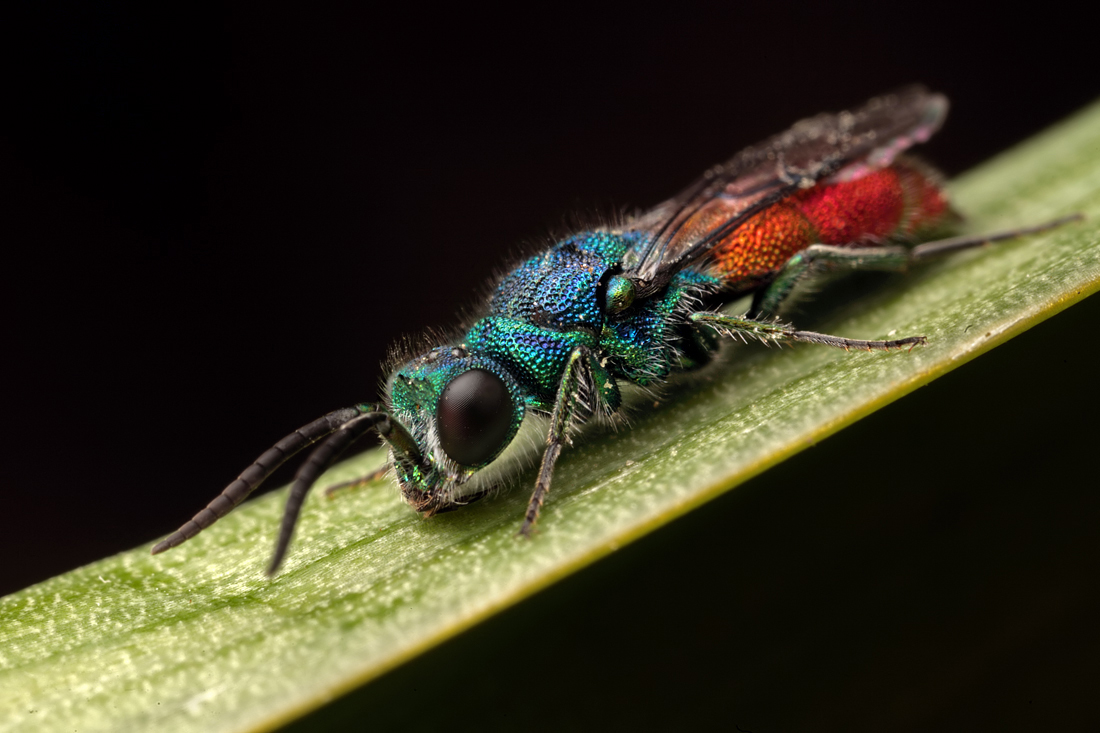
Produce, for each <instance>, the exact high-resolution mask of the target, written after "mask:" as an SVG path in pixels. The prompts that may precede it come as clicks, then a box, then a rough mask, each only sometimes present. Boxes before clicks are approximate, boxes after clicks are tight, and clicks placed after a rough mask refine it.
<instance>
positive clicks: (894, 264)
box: [752, 214, 1083, 318]
mask: <svg viewBox="0 0 1100 733" xmlns="http://www.w3.org/2000/svg"><path fill="white" fill-rule="evenodd" d="M1082 218H1083V217H1082V216H1081V215H1080V214H1071V215H1070V216H1064V217H1062V218H1060V219H1055V220H1053V221H1048V222H1045V223H1043V224H1039V225H1037V226H1033V227H1023V228H1020V229H1009V230H1006V231H1003V232H995V233H993V234H978V235H973V236H963V237H951V238H950V239H939V240H936V241H934V242H925V243H924V244H919V245H917V246H916V247H903V246H899V245H892V246H885V247H846V246H840V247H838V246H834V245H829V244H814V245H810V246H809V247H807V248H806V249H804V250H802V251H801V252H799V253H798V254H796V255H795V256H794V257H792V258H791V259H789V260H787V263H786V264H785V265H783V268H782V269H781V270H780V271H779V273H778V274H777V275H776V276H775V279H774V280H772V282H771V284H770V285H768V287H766V288H764V289H763V290H761V291H760V292H758V293H757V294H756V296H755V297H754V298H753V301H752V315H753V316H754V317H757V318H760V317H763V318H768V317H772V316H774V315H776V314H777V313H778V312H779V309H780V308H781V307H782V305H783V302H784V301H785V300H786V299H787V298H788V297H789V296H790V294H791V293H792V292H793V291H794V289H795V286H797V285H798V284H799V283H801V282H803V281H805V280H806V279H807V278H809V277H812V276H813V275H815V274H817V273H822V272H835V271H838V270H851V271H856V270H863V271H879V272H904V271H905V270H907V269H908V268H909V266H910V265H915V264H918V263H921V262H928V261H929V260H933V259H936V258H937V257H943V256H945V255H949V254H953V253H955V252H960V251H962V250H964V249H972V248H974V247H980V246H982V245H984V244H989V243H991V242H1000V241H1002V240H1005V239H1014V238H1016V237H1022V236H1025V235H1027V234H1037V233H1039V232H1045V231H1047V230H1048V229H1054V228H1056V227H1060V226H1062V225H1063V224H1067V223H1069V222H1071V221H1079V220H1081V219H1082Z"/></svg>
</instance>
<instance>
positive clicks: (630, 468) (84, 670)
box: [0, 105, 1100, 731]
mask: <svg viewBox="0 0 1100 733" xmlns="http://www.w3.org/2000/svg"><path fill="white" fill-rule="evenodd" d="M951 191H952V195H953V197H954V200H955V202H956V204H957V205H958V207H959V208H960V210H962V211H965V212H966V213H967V214H968V216H969V221H968V229H969V230H970V231H975V232H980V231H993V230H998V229H1004V228H1007V227H1014V226H1023V225H1028V224H1034V223H1037V222H1042V221H1045V220H1048V219H1051V218H1054V217H1056V216H1060V215H1063V214H1067V213H1071V212H1084V213H1085V214H1086V215H1087V216H1088V219H1087V220H1086V221H1085V222H1083V223H1076V224H1071V225H1067V226H1065V227H1062V228H1061V229H1058V230H1056V231H1053V232H1049V233H1047V234H1044V235H1040V236H1034V237H1029V238H1026V239H1023V240H1019V241H1013V242H1008V243H1004V244H1000V245H997V246H995V247H988V248H984V249H981V250H977V251H971V252H967V253H963V254H959V255H955V256H953V257H950V258H948V259H947V260H945V261H942V262H938V263H935V264H933V265H931V266H928V267H926V268H923V269H921V270H920V271H918V272H915V273H912V274H910V275H909V276H906V277H904V278H902V277H891V278H886V282H882V281H881V280H882V279H879V282H878V283H877V285H878V287H876V288H875V289H874V290H872V291H868V292H866V293H864V294H862V295H860V296H859V297H857V298H853V297H851V295H850V292H851V291H850V290H846V289H844V288H840V289H839V291H840V292H841V293H842V297H847V298H848V300H847V302H841V303H840V304H839V305H838V306H837V307H833V308H831V309H827V310H828V312H829V313H830V316H829V318H828V319H827V320H824V321H819V322H813V323H810V322H807V321H805V320H801V319H800V322H799V323H800V325H802V326H810V327H813V328H816V329H818V330H826V331H828V332H830V333H837V334H842V335H845V336H851V337H853V338H885V337H887V336H889V335H890V334H898V335H911V334H923V335H926V336H927V337H928V339H929V343H928V345H927V346H926V347H923V348H918V349H915V350H913V351H912V352H908V353H907V352H901V353H889V354H884V353H844V352H842V351H837V350H833V349H826V348H813V347H809V346H800V347H798V348H794V349H787V348H784V349H777V348H772V349H765V348H763V347H761V346H759V345H751V344H750V345H737V346H734V347H732V348H729V349H728V350H726V351H725V352H723V357H722V359H721V360H720V361H719V362H718V363H716V364H714V365H712V366H710V367H708V368H707V369H705V370H704V371H702V372H701V373H698V374H693V375H684V376H682V377H679V378H677V379H676V380H674V382H673V383H672V384H671V385H670V387H669V389H668V391H667V392H665V393H664V394H663V395H662V396H661V397H660V399H659V400H658V401H654V399H653V398H651V397H647V398H644V399H643V398H640V399H639V400H638V401H637V402H636V404H635V409H634V412H633V413H632V416H631V418H630V425H629V428H628V429H619V430H618V431H615V430H610V429H600V428H596V429H591V430H589V431H588V432H586V433H585V434H584V435H583V438H582V439H580V440H578V441H577V446H576V447H574V448H571V449H569V450H568V451H566V453H565V456H564V458H563V459H562V461H561V463H560V464H559V468H558V471H557V473H556V475H555V479H554V489H553V491H552V493H551V496H550V499H549V501H548V502H547V504H546V506H545V509H544V511H543V515H542V519H541V521H540V525H539V528H540V530H541V531H540V533H539V534H538V536H537V537H536V538H535V539H534V540H533V541H521V540H517V539H516V538H515V536H514V533H515V530H516V528H517V527H518V524H519V520H520V518H521V516H522V513H523V509H524V506H525V504H526V500H527V497H528V489H529V486H530V485H531V484H532V483H533V480H532V476H531V473H530V472H527V473H522V474H521V475H520V476H519V477H518V479H517V481H518V484H519V486H517V487H516V488H515V490H513V491H510V492H507V493H504V494H502V495H501V496H499V497H495V498H493V499H490V500H487V501H484V502H482V503H480V504H476V505H472V506H471V507H469V508H467V509H465V510H463V511H460V512H455V513H452V514H448V515H443V516H440V517H436V518H433V519H431V520H430V521H425V520H422V519H420V518H419V517H418V516H417V515H416V514H414V513H413V512H412V511H411V510H410V509H409V508H408V507H407V506H405V505H404V504H403V503H402V502H401V501H400V499H399V498H398V496H397V494H396V492H395V491H394V490H393V488H392V487H390V486H383V485H379V486H375V487H372V488H370V489H365V490H360V491H357V492H352V493H348V494H345V495H341V496H338V497H337V498H336V499H333V500H326V499H325V498H324V497H323V496H322V495H321V494H320V493H318V494H316V495H314V496H312V497H311V498H310V499H309V501H308V502H307V505H306V507H305V511H304V515H303V521H302V523H301V526H300V528H299V530H298V534H297V540H296V542H295V545H294V547H293V548H292V552H291V554H290V556H289V559H288V562H287V563H286V565H285V567H284V570H283V572H282V574H281V575H279V576H278V577H277V578H275V579H273V580H269V579H268V578H266V577H265V575H264V574H263V569H264V567H265V563H266V560H267V558H268V554H269V552H270V551H271V547H272V544H273V541H274V535H275V531H276V528H277V524H278V518H279V515H280V512H281V504H282V498H283V497H282V493H283V492H281V491H279V492H275V493H274V494H271V495H267V496H264V497H261V498H259V499H258V500H256V501H252V502H250V503H248V504H246V505H245V506H243V507H241V508H240V509H238V510H237V511H236V512H234V513H233V514H232V515H231V516H229V517H228V518H226V519H224V520H222V521H221V522H220V523H219V524H218V525H217V526H216V527H214V528H213V529H211V530H209V531H207V532H205V533H203V534H202V535H201V536H199V537H198V538H196V539H195V540H193V541H191V542H189V543H188V544H187V545H185V546H183V547H181V548H179V549H176V550H173V551H172V552H170V553H166V554H164V555H159V556H156V557H151V556H150V555H149V554H148V547H143V548H139V549H137V550H134V551H132V552H127V553H123V554H121V555H118V556H115V557H112V558H108V559H106V560H103V561H101V562H98V563H95V564H92V565H89V566H87V567H84V568H81V569H79V570H77V571H74V572H72V573H69V574H66V575H63V576H60V577H57V578H54V579H52V580H50V581H47V582H45V583H42V584H40V585H37V586H34V587H32V588H28V589H26V590H24V591H22V592H20V593H16V594H14V595H11V596H8V597H6V598H4V599H0V690H3V695H2V696H0V730H9V729H19V728H21V727H31V726H33V727H34V729H35V730H58V731H63V730H64V731H69V730H74V729H75V730H80V731H97V730H104V731H105V730H122V729H169V730H182V731H186V730H197V731H242V730H266V729H270V728H273V727H276V726H278V725H280V724H282V723H285V722H288V721H290V720H293V719H295V718H297V717H299V716H300V715H302V714H303V713H305V712H307V711H309V710H312V709H314V708H317V707H318V706H321V705H323V704H324V703H326V702H327V701H329V700H331V699H333V698H334V697H336V696H338V695H340V694H341V693H343V692H346V691H348V690H350V689H352V688H354V687H356V686H358V685H361V684H363V683H364V682H367V681H369V680H371V679H374V678H376V677H378V676H379V675H381V674H382V673H383V672H385V671H387V670H389V669H392V668H393V667H395V666H396V665H399V664H400V663H402V662H403V661H405V660H408V659H410V658H411V657H413V656H415V655H417V654H419V653H421V652H422V651H424V650H426V649H428V648H430V647H432V646H434V645H436V644H438V643H440V642H441V641H442V640H444V639H447V638H449V637H452V636H454V635H455V634H457V633H458V632H459V631H461V630H463V629H466V628H469V627H470V626H472V625H473V624H475V623H477V622H478V621H480V620H482V619H484V618H486V617H488V616H490V615H492V614H494V613H496V612H497V611H499V610H501V609H503V608H506V607H508V606H510V605H512V604H515V603H516V602H517V601H518V600H520V599H522V598H525V597H527V596H530V595H531V594H532V593H534V592H535V591H536V590H538V589H540V588H543V587H545V586H547V585H549V584H551V583H553V582H554V581H556V580H558V579H559V578H562V577H563V576H565V575H568V574H570V573H572V572H574V571H576V570H577V569H579V568H582V567H584V566H586V565H588V564H590V563H592V562H594V561H595V560H597V559H599V558H600V557H602V556H604V555H606V554H608V553H609V552H611V551H613V550H614V549H616V548H618V547H620V546H621V545H623V544H624V543H627V542H630V541H631V540H633V539H635V538H637V537H640V536H641V535H643V534H645V533H648V532H651V531H652V530H654V529H656V528H657V527H659V526H661V525H663V524H666V523H668V522H669V521H670V520H672V519H673V518H675V517H677V516H680V515H682V514H683V513H685V512H687V511H689V510H690V509H692V508H694V507H696V506H699V505H700V504H702V503H704V502H706V501H707V500H709V499H711V498H713V497H715V496H716V495H718V494H719V493H721V492H724V491H727V490H728V489H730V488H732V487H733V486H736V485H737V484H739V483H741V482H743V481H745V480H746V479H747V478H749V477H751V476H753V475H755V474H757V473H759V472H761V471H763V470H765V469H766V468H768V467H769V466H772V465H774V464H776V463H778V462H780V461H782V460H783V459H784V458H786V457H788V456H790V455H792V454H794V453H797V452H798V451H800V450H802V449H803V448H805V447H807V446H809V445H811V444H813V443H814V442H815V441H819V440H821V439H822V438H824V437H825V436H828V435H830V434H831V433H833V432H835V431H837V430H839V429H840V428H842V427H844V426H845V425H847V424H850V423H852V422H853V421H855V420H857V419H859V418H860V417H861V416H864V415H867V414H868V413H870V412H872V411H874V410H876V409H877V408H879V407H881V406H883V405H885V404H887V403H889V402H891V401H893V400H896V399H898V398H899V397H901V396H903V395H904V394H906V393H907V392H910V391H912V390H913V389H915V388H917V387H919V386H921V385H923V384H925V383H927V382H929V381H931V380H932V379H935V378H936V377H937V376H939V375H941V374H944V373H945V372H947V371H949V370H951V369H954V368H955V367H957V366H959V365H961V364H963V363H965V362H967V361H969V360H970V359H973V358H974V357H976V356H978V355H979V354H981V353H983V352H985V351H987V350H989V349H991V348H993V347H994V346H996V345H998V344H1000V343H1003V342H1004V341H1006V340H1007V339H1009V338H1011V337H1012V336H1014V335H1016V334H1018V333H1020V332H1021V331H1023V330H1025V329H1027V328H1029V327H1030V326H1032V325H1034V324H1036V323H1038V322H1040V321H1042V320H1043V319H1045V318H1048V317H1050V316H1051V315H1053V314H1055V313H1057V312H1058V311H1060V310H1062V309H1064V308H1066V307H1068V306H1069V305H1072V304H1073V303H1075V302H1077V301H1078V300H1080V299H1082V298H1084V297H1086V296H1087V295H1089V294H1091V293H1092V292H1094V291H1095V290H1097V289H1098V288H1100V246H1098V245H1100V234H1098V231H1100V105H1095V106H1093V107H1092V108H1090V109H1088V110H1086V111H1084V112H1083V113H1081V114H1079V115H1077V116H1075V117H1074V118H1072V119H1071V120H1069V121H1067V122H1065V123H1063V124H1061V125H1059V126H1058V127H1057V128H1055V129H1053V130H1050V131H1048V132H1047V133H1045V134H1043V135H1042V136H1040V137H1038V138H1036V139H1035V140H1032V141H1030V142H1028V143H1027V144H1025V145H1023V146H1021V147H1019V148H1017V149H1015V150H1013V151H1010V152H1008V153H1006V154H1004V155H1002V156H1000V157H998V158H997V159H995V160H993V161H991V162H989V163H987V164H986V165H984V166H982V167H981V168H980V169H979V170H976V171H973V172H971V173H969V174H967V175H966V176H964V177H963V178H961V179H959V180H958V181H956V182H955V183H953V184H952V186H951ZM836 297H837V296H835V295H834V296H833V298H834V300H835V299H836ZM273 437H277V436H273ZM381 460H382V457H381V455H380V454H379V453H378V452H371V453H367V454H364V455H363V456H361V457H360V458H357V459H354V460H353V461H349V462H347V463H345V464H342V465H340V466H338V467H337V468H336V469H334V470H333V471H332V472H331V473H330V474H329V476H328V477H327V480H328V481H332V482H335V481H339V480H343V479H347V478H350V477H353V476H355V475H358V474H360V473H363V472H365V471H366V470H367V469H370V468H372V467H374V466H376V465H378V464H379V463H380V461H381Z"/></svg>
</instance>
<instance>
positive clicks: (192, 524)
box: [153, 405, 376, 555]
mask: <svg viewBox="0 0 1100 733" xmlns="http://www.w3.org/2000/svg"><path fill="white" fill-rule="evenodd" d="M375 407H376V406H375V405H357V406H355V407H347V408H344V409H343V410H336V411H335V412H330V413H329V414H327V415H325V416H324V417H322V418H320V419H317V420H314V421H313V422H311V423H310V424H309V425H306V426H304V427H301V428H298V429H297V430H295V431H294V432H293V433H291V434H290V435H288V436H286V437H285V438H283V439H282V440H280V441H279V442H278V443H276V444H275V445H273V446H272V447H270V448H268V449H267V450H266V451H264V454H263V455H262V456H260V457H259V458H257V459H256V462H255V463H253V464H252V465H251V466H249V467H248V468H246V469H245V470H244V471H243V472H242V473H241V475H240V476H238V477H237V478H236V480H234V481H233V483H231V484H229V486H226V487H225V489H224V490H223V491H222V493H220V494H218V496H217V497H215V498H214V500H213V501H211V502H210V503H209V504H207V505H206V507H205V508H204V509H203V510H202V511H200V512H199V513H198V514H196V515H195V516H194V517H192V518H191V519H190V520H189V521H188V522H187V523H185V524H184V525H183V526H182V527H180V528H179V529H178V530H176V531H175V532H173V533H172V534H170V535H168V537H166V538H165V539H164V540H162V541H160V542H158V543H157V544H156V545H154V546H153V554H154V555H156V554H158V553H161V552H164V551H165V550H168V549H171V548H173V547H176V546H178V545H182V544H183V543H184V542H186V541H187V540H189V539H191V538H192V537H194V536H195V535H197V534H198V533H199V532H201V531H203V530H204V529H206V528H207V527H209V526H210V525H212V524H213V523H214V522H216V521H218V520H219V519H221V518H222V517H224V516H225V515H226V514H229V512H231V511H233V508H234V507H236V506H237V505H238V504H240V503H241V502H242V501H244V500H245V498H246V497H247V496H248V495H249V494H251V493H252V492H253V491H255V490H256V489H258V488H259V487H260V484H262V483H263V482H264V480H265V479H266V478H267V477H268V476H270V475H271V474H272V472H273V471H274V470H275V469H276V468H278V467H279V466H281V465H283V464H284V463H286V462H287V461H288V460H289V459H290V458H291V457H292V456H293V455H294V454H295V453H297V452H298V451H300V450H302V449H303V448H306V447H307V446H310V445H312V444H314V443H316V442H317V441H318V440H320V439H321V438H323V437H325V436H326V435H330V434H332V433H333V432H335V431H337V430H339V429H340V428H341V427H342V426H344V425H346V424H347V423H348V422H349V421H351V420H354V419H356V418H357V417H359V416H361V415H362V414H364V413H366V412H368V411H370V410H372V409H374V408H375Z"/></svg>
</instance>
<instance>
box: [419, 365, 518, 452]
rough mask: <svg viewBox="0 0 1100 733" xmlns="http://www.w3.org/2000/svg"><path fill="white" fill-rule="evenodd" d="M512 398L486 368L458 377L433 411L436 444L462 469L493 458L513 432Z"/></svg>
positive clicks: (498, 378)
mask: <svg viewBox="0 0 1100 733" xmlns="http://www.w3.org/2000/svg"><path fill="white" fill-rule="evenodd" d="M514 412H515V410H514V406H513V405H512V396H511V395H510V394H508V388H507V387H506V386H505V385H504V382H503V381H501V378H500V377H498V376H497V375H495V374H493V373H492V372H490V371H486V370H485V369H471V370H469V371H467V372H463V373H462V374H459V375H458V376H457V377H455V378H454V379H452V380H451V382H450V384H448V385H447V386H446V387H445V388H444V389H443V394H442V395H441V396H440V398H439V407H438V408H437V410H436V419H437V421H438V426H439V444H440V445H441V446H442V448H443V450H444V452H446V454H447V455H448V456H450V457H451V460H454V461H456V462H458V463H461V464H463V465H464V466H477V465H479V464H482V463H485V462H487V461H488V460H489V459H491V458H492V457H493V456H495V455H496V454H497V453H498V452H499V451H500V449H501V448H502V447H504V439H505V438H507V437H508V433H509V432H510V431H511V429H512V419H513V415H514Z"/></svg>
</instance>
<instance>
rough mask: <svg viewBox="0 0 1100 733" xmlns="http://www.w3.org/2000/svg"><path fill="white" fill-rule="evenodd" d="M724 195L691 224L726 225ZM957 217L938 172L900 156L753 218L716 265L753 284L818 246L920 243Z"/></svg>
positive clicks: (723, 273)
mask: <svg viewBox="0 0 1100 733" xmlns="http://www.w3.org/2000/svg"><path fill="white" fill-rule="evenodd" d="M720 201H721V200H720V199H717V200H715V201H714V202H712V203H713V204H715V206H714V207H713V208H714V211H708V209H710V208H711V206H710V205H708V206H705V207H703V209H702V210H700V211H699V212H698V213H697V214H696V215H695V216H693V217H692V221H691V222H689V226H691V227H692V228H693V229H694V228H696V227H701V228H708V227H709V226H710V225H711V223H712V221H713V226H718V225H720V223H721V222H720V221H718V218H719V216H720V208H721V206H720ZM953 216H954V215H953V214H952V212H951V209H950V207H949V206H948V203H947V199H946V197H945V196H944V194H943V192H942V191H941V189H940V187H939V185H938V184H937V183H936V181H935V179H934V177H933V175H932V174H930V173H928V172H926V171H924V170H922V169H921V167H920V166H918V165H916V164H914V163H913V162H911V161H906V160H900V161H896V162H895V163H894V164H893V165H891V166H889V167H887V168H882V169H880V170H876V171H872V172H871V173H868V174H867V175H865V176H863V177H861V178H857V179H856V180H853V181H843V182H828V181H826V182H823V183H819V184H818V185H816V186H814V187H813V188H810V189H807V190H805V191H801V192H799V193H796V194H794V195H793V196H791V197H789V198H787V199H784V200H783V201H780V202H779V203H777V204H774V205H773V206H770V207H768V208H767V209H765V210H764V211H761V212H760V213H758V214H756V215H754V216H752V217H751V218H749V219H748V220H746V221H745V223H743V224H742V225H741V226H740V227H738V228H737V229H736V230H735V231H734V232H733V233H731V234H730V235H729V236H728V237H726V238H725V239H724V240H723V241H722V242H721V243H720V244H719V245H718V246H717V247H715V249H714V250H713V251H712V253H711V263H712V264H711V266H710V268H709V270H708V271H709V272H710V273H711V274H713V275H716V276H718V277H721V278H722V279H723V280H724V281H725V282H726V283H728V284H729V285H731V286H734V287H736V286H737V285H738V284H744V285H746V286H747V285H751V284H752V283H754V282H758V281H762V280H766V279H768V277H769V276H770V275H771V274H773V273H774V272H775V271H777V270H779V269H780V268H781V267H782V266H783V265H784V263H786V262H787V260H789V259H790V258H791V257H793V256H794V255H795V254H797V253H798V252H800V251H802V250H803V249H805V248H806V247H808V246H810V245H811V244H832V245H858V246H873V245H876V244H881V243H883V242H884V241H887V240H902V241H919V240H920V239H921V237H922V235H925V236H927V234H928V233H930V232H932V231H935V230H936V229H939V228H941V227H942V226H943V225H944V224H945V223H946V222H947V221H948V220H949V219H950V218H951V217H953Z"/></svg>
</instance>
